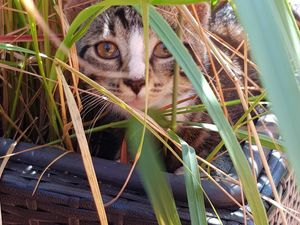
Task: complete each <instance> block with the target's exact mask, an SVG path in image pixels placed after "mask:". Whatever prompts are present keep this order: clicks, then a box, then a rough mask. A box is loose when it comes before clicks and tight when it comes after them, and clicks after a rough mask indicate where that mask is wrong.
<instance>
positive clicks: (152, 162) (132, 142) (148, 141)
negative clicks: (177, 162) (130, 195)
mask: <svg viewBox="0 0 300 225" xmlns="http://www.w3.org/2000/svg"><path fill="white" fill-rule="evenodd" d="M143 129H144V127H143V126H142V125H141V124H140V123H138V122H136V121H132V122H130V123H129V129H128V143H129V146H130V148H129V150H130V151H131V153H132V155H134V156H135V154H136V149H138V148H139V145H140V139H141V134H142V132H143ZM158 152H159V151H158V149H155V148H154V144H153V140H152V138H151V136H150V134H149V131H147V132H146V134H145V139H144V143H143V149H142V153H141V156H140V158H139V161H138V163H137V168H138V170H139V172H140V175H141V176H140V178H141V180H142V182H143V185H144V187H145V190H146V192H147V195H148V197H149V199H150V201H151V204H152V207H153V210H154V212H155V215H156V218H157V221H158V223H159V224H160V225H166V224H172V225H178V224H181V222H180V219H179V216H178V213H177V211H176V205H175V201H174V198H173V196H172V193H171V190H170V187H169V185H168V183H167V180H166V176H165V175H164V172H163V169H162V166H161V162H160V159H159V158H158V157H157V154H158Z"/></svg>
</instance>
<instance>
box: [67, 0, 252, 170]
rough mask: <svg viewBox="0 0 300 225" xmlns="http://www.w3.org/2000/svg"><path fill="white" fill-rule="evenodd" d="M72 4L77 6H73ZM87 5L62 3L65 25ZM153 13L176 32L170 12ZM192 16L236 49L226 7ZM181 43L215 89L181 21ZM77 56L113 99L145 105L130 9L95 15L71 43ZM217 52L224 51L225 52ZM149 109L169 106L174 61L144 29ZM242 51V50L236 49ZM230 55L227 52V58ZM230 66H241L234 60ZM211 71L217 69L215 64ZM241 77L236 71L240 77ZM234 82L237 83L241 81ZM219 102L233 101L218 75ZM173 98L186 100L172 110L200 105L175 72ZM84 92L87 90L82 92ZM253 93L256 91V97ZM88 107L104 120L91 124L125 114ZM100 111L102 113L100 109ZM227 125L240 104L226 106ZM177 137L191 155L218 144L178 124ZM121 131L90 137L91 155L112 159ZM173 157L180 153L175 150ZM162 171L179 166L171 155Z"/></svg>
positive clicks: (237, 36) (139, 43) (135, 17)
mask: <svg viewBox="0 0 300 225" xmlns="http://www.w3.org/2000/svg"><path fill="white" fill-rule="evenodd" d="M76 5H77V6H76ZM87 5H89V4H80V1H79V0H69V1H68V2H67V4H66V7H65V8H66V10H65V12H66V15H67V18H68V19H69V21H70V22H71V21H72V20H73V18H74V17H75V16H76V15H77V14H78V12H79V11H80V10H82V9H83V8H84V7H86V6H87ZM74 6H75V7H74ZM158 11H159V12H160V14H161V15H162V16H163V17H164V18H165V19H166V20H167V22H168V23H169V25H170V26H171V27H172V28H173V29H175V28H176V27H177V22H176V21H177V13H178V11H177V9H176V7H159V8H158ZM197 13H198V17H199V19H200V21H201V24H202V26H203V27H204V28H205V29H208V30H210V31H211V32H212V33H214V34H215V35H217V36H219V37H222V38H223V39H225V40H226V41H227V42H229V43H230V44H231V45H232V46H233V47H235V48H236V47H237V46H238V45H239V44H240V43H241V42H242V41H243V40H244V39H245V38H244V32H243V30H242V28H241V26H240V25H239V24H238V22H237V19H236V17H235V16H234V13H233V11H232V8H231V7H230V6H229V5H228V4H226V5H224V6H223V7H222V8H221V9H220V10H218V11H216V12H214V13H211V9H210V5H209V4H208V3H199V4H197ZM183 27H184V35H183V43H184V45H185V46H186V47H187V49H188V50H189V51H190V53H191V54H192V56H193V57H194V59H196V61H197V63H198V65H199V67H200V68H201V70H202V71H203V73H204V74H205V75H206V78H207V79H208V81H209V82H212V83H213V84H215V82H216V79H215V77H214V76H213V75H212V74H213V72H212V68H211V64H210V62H209V55H208V52H207V50H206V47H205V44H204V42H203V41H200V40H199V38H198V36H197V35H195V31H194V30H193V28H192V26H191V25H190V24H189V23H187V22H186V21H184V22H183ZM76 47H77V52H78V55H79V56H80V57H81V59H82V60H84V61H85V62H87V63H88V64H89V65H90V66H87V65H85V66H81V68H80V70H81V72H83V73H84V74H85V75H87V76H89V77H90V78H91V79H93V80H94V81H96V82H98V83H99V84H100V85H102V86H103V87H105V88H106V89H107V90H109V91H111V92H112V93H113V94H114V95H116V96H117V97H119V98H120V99H122V100H123V101H125V102H126V103H127V104H128V105H130V106H132V107H133V108H136V109H139V110H143V109H144V106H145V62H144V44H143V25H142V19H141V16H140V15H139V14H138V13H137V11H136V10H135V9H134V8H132V7H130V6H115V7H111V8H109V9H108V10H106V11H105V12H104V13H102V14H101V15H99V16H98V17H97V18H96V19H95V20H94V21H93V22H92V24H91V26H90V27H89V29H88V31H87V32H86V34H85V35H84V36H83V37H82V38H81V39H80V40H79V41H78V42H77V44H76ZM220 47H221V48H223V49H225V47H222V46H221V45H220ZM149 51H150V55H149V59H150V62H149V64H150V71H149V74H150V76H149V107H150V108H155V109H159V108H162V107H164V106H166V105H170V104H171V102H172V90H173V89H172V88H173V74H174V67H175V61H174V58H173V57H172V55H171V53H170V52H169V51H168V49H167V48H166V47H165V46H164V44H163V43H162V42H161V41H160V40H159V38H158V37H157V35H156V34H155V33H154V32H153V31H152V30H150V33H149ZM241 51H242V50H241ZM229 54H231V53H228V55H229ZM233 61H234V63H236V64H240V65H239V67H240V71H243V63H242V61H241V60H238V59H237V57H236V58H235V59H234V60H233ZM215 65H216V67H217V68H216V69H217V70H219V69H220V68H221V66H220V65H219V64H218V63H217V62H215ZM249 68H250V69H249V71H250V72H249V74H250V77H251V78H252V79H253V80H254V82H255V83H258V80H257V73H256V71H255V70H254V69H253V67H251V66H249ZM241 74H242V72H241ZM241 74H239V75H238V76H239V78H240V80H241V81H243V76H242V75H241ZM219 79H220V83H221V86H222V91H223V95H224V100H225V101H228V100H233V99H238V94H237V92H236V91H235V89H234V87H235V86H234V83H233V82H232V80H231V79H230V78H229V76H228V75H227V74H226V73H224V72H222V73H220V74H219ZM178 83H179V85H178V93H177V96H178V97H177V99H178V100H182V99H189V100H187V101H185V102H184V103H181V104H179V105H178V106H186V105H194V104H199V103H201V100H200V99H199V98H197V97H194V96H196V93H195V90H194V89H193V87H192V85H191V83H190V82H189V80H188V78H187V77H186V76H185V75H184V74H183V73H182V72H181V74H180V76H179V82H178ZM86 88H89V87H86ZM257 93H258V92H257ZM92 102H93V106H89V107H90V108H92V109H90V110H89V113H88V115H89V116H91V117H96V116H97V115H98V114H97V113H98V111H99V110H100V109H102V108H103V111H108V112H109V113H107V115H106V116H103V117H102V118H101V120H99V121H98V122H97V125H99V124H104V123H107V122H111V121H118V120H121V119H126V118H127V117H128V113H127V112H126V111H124V110H123V109H121V108H120V107H119V106H117V105H115V104H113V103H108V102H107V101H105V103H103V101H100V100H99V101H98V104H99V105H98V106H95V105H94V102H95V101H92ZM104 108H105V109H104ZM227 111H228V115H229V118H230V121H231V122H233V123H234V122H236V121H237V119H238V118H239V117H240V116H241V115H242V114H243V108H242V107H241V105H236V106H232V107H227ZM178 119H180V120H184V121H194V122H204V123H212V121H211V119H210V117H209V116H208V114H207V113H206V112H197V113H189V114H185V115H184V116H180V117H179V118H178ZM178 134H179V136H181V137H182V138H183V139H184V140H186V141H187V142H188V143H189V144H190V145H191V146H193V147H194V148H195V150H196V152H197V154H198V155H199V156H201V157H206V156H207V155H208V154H209V153H210V152H211V150H212V149H213V148H214V147H215V146H216V145H217V144H218V143H219V141H220V140H221V139H220V137H219V135H218V134H217V133H216V132H211V131H209V130H207V129H193V128H190V127H187V126H184V125H181V126H178ZM123 136H124V130H123V129H109V130H106V131H104V132H103V133H102V134H94V135H92V136H91V139H90V145H91V149H92V150H91V151H92V154H93V155H96V156H99V157H103V158H106V159H115V158H116V156H117V155H118V152H119V149H120V146H121V143H122V139H123ZM178 153H180V152H179V151H178ZM165 162H166V167H167V170H168V171H171V172H172V171H174V170H175V169H177V168H178V167H180V163H179V162H178V161H177V160H176V159H175V158H174V156H173V155H172V154H171V153H167V156H166V158H165Z"/></svg>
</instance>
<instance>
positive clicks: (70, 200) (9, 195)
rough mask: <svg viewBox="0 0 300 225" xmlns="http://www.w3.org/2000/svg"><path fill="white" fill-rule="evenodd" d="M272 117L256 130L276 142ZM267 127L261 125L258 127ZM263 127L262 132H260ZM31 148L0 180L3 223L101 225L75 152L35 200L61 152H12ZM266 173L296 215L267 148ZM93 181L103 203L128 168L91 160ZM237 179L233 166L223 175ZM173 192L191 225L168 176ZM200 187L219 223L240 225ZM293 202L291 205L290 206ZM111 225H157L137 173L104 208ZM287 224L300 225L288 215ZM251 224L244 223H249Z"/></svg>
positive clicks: (227, 204)
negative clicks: (269, 172)
mask: <svg viewBox="0 0 300 225" xmlns="http://www.w3.org/2000/svg"><path fill="white" fill-rule="evenodd" d="M272 118H273V117H272V115H267V116H265V117H262V118H261V119H260V120H259V121H258V123H257V125H256V126H257V128H258V130H260V131H261V132H264V133H268V134H269V135H272V136H274V137H275V138H277V132H276V124H275V123H273V122H272V121H273V120H272ZM263 122H264V123H266V126H262V123H263ZM262 127H264V128H263V129H262ZM12 143H13V141H12V140H9V139H4V138H0V155H5V154H6V152H7V150H8V148H9V146H10V145H11V144H12ZM33 147H34V148H35V149H34V150H33V149H32V150H30V151H27V152H25V153H22V154H17V155H15V156H13V157H11V158H10V159H9V163H8V165H7V166H6V169H5V171H4V173H3V175H2V179H1V185H0V201H1V208H2V219H3V224H14V225H15V224H42V225H46V224H49V225H50V224H60V225H61V224H69V225H71V224H72V225H73V224H76V225H78V224H80V225H83V224H89V225H93V224H99V222H98V219H97V213H96V211H95V206H94V202H93V198H92V195H91V193H90V189H89V186H88V182H87V180H86V175H85V171H84V167H83V163H82V160H81V156H80V155H79V154H77V153H69V154H66V155H65V156H64V157H62V158H61V159H60V160H58V161H57V162H55V163H54V164H53V165H51V168H50V169H49V170H47V172H46V173H45V174H44V176H43V178H42V180H41V182H40V184H39V187H38V189H37V191H36V193H35V194H34V195H32V192H33V190H34V187H35V185H36V182H37V179H38V178H39V175H40V174H41V172H42V171H43V170H44V168H46V166H47V165H49V164H50V162H52V161H53V160H54V159H55V158H57V157H58V156H59V155H61V154H62V153H63V151H62V150H60V149H58V148H54V147H39V146H35V145H32V144H28V143H19V144H18V145H17V146H16V148H15V150H14V153H17V152H21V151H24V150H26V149H30V148H33ZM252 148H253V149H254V159H255V164H256V167H255V168H256V174H257V177H258V188H259V190H260V192H261V194H262V195H264V196H266V197H272V192H271V188H270V186H269V185H268V179H267V177H266V175H265V173H264V171H263V169H262V163H261V161H260V158H259V156H258V153H257V152H256V151H255V149H256V146H252ZM243 149H244V152H245V154H246V156H247V158H249V162H250V163H251V157H250V151H249V149H248V145H245V146H244V148H243ZM265 154H266V156H267V159H268V162H269V166H270V169H271V171H272V174H273V178H274V181H275V184H276V185H277V187H278V190H279V193H280V194H281V195H282V202H283V204H286V206H289V207H291V208H293V209H294V210H298V211H299V210H300V197H299V194H297V192H296V188H295V183H294V181H293V177H292V176H291V174H290V173H289V172H288V171H287V169H286V165H285V162H284V159H283V158H282V157H281V155H280V154H279V152H277V151H275V150H269V149H265ZM93 163H94V167H95V171H96V174H97V178H98V180H99V183H100V187H101V193H102V195H103V201H104V202H108V201H109V200H111V199H112V198H113V197H114V196H116V194H117V193H118V191H119V190H120V187H121V186H122V185H123V183H124V181H125V179H126V177H127V175H128V172H129V169H130V167H129V166H128V165H124V164H120V163H116V162H113V161H108V160H104V159H100V158H93ZM226 172H227V173H229V174H231V176H233V177H236V173H235V170H234V168H233V167H232V166H231V167H229V168H228V170H227V171H226ZM166 175H167V177H168V180H169V183H170V186H171V187H172V191H173V194H174V197H175V199H176V203H177V206H178V213H179V215H180V218H181V221H182V224H190V220H189V213H188V208H187V202H186V193H185V186H184V180H183V177H182V176H176V175H174V174H166ZM202 184H203V188H204V189H205V191H206V193H207V194H208V196H209V198H210V200H211V201H212V202H213V203H214V205H215V207H216V208H218V213H219V216H220V217H221V219H222V221H223V224H224V225H226V224H228V225H229V224H232V225H233V224H236V225H238V224H243V223H244V219H243V213H242V212H241V210H240V209H237V208H236V204H235V203H234V202H233V201H232V200H231V199H230V198H228V197H227V196H226V195H225V194H224V193H223V192H221V191H220V190H219V188H218V187H217V186H216V185H215V184H213V183H212V182H211V181H209V180H206V179H204V180H203V181H202ZM219 184H220V185H221V186H222V187H223V188H224V189H225V190H227V192H228V193H230V194H231V195H232V196H233V198H234V199H236V200H237V201H239V202H241V193H240V188H239V186H237V185H234V184H231V183H229V182H226V181H219ZM291 200H292V201H291ZM265 206H266V208H267V210H268V215H269V219H270V224H274V225H275V224H280V223H279V221H280V216H279V213H278V210H277V208H275V207H270V204H268V203H267V202H265ZM106 211H107V215H108V219H109V221H110V223H111V224H128V225H135V224H149V225H150V224H157V222H156V219H155V215H154V213H153V211H152V208H151V204H150V203H149V201H148V200H147V197H146V195H145V193H144V190H143V186H142V184H141V182H140V179H139V176H138V173H136V172H135V173H134V174H133V176H132V178H131V179H130V182H129V184H128V186H127V188H126V191H125V192H124V193H123V194H122V196H121V198H120V199H119V200H118V201H116V202H115V203H114V204H112V205H111V206H109V207H107V208H106ZM207 216H208V222H209V224H218V223H219V222H218V220H217V219H216V218H215V216H214V214H213V213H212V210H211V209H209V208H207ZM288 219H289V220H290V223H289V224H290V225H296V224H300V222H297V221H296V220H295V219H293V218H292V217H289V216H288ZM251 223H252V221H251V220H248V224H251Z"/></svg>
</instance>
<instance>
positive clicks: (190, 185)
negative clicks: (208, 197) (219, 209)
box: [179, 139, 207, 225]
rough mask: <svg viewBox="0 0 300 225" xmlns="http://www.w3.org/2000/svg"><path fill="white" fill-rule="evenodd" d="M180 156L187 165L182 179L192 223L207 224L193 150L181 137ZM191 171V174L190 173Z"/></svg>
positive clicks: (195, 224)
mask: <svg viewBox="0 0 300 225" xmlns="http://www.w3.org/2000/svg"><path fill="white" fill-rule="evenodd" d="M179 142H180V144H181V147H182V158H183V161H184V162H185V164H186V165H187V166H188V167H184V180H185V187H186V193H187V197H188V205H189V211H190V217H191V224H192V225H207V222H206V214H205V212H206V209H205V204H204V196H203V191H202V187H201V179H200V173H199V169H198V162H197V158H196V153H195V150H194V149H193V148H192V147H191V146H189V145H188V144H187V143H186V142H185V141H183V140H182V139H180V140H179ZM190 171H191V172H192V175H191V174H190Z"/></svg>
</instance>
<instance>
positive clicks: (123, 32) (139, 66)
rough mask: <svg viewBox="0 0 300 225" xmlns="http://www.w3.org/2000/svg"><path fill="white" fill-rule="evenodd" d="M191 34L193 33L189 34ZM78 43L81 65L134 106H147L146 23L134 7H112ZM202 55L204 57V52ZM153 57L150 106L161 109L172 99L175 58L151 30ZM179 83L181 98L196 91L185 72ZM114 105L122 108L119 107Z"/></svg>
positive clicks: (139, 107)
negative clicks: (84, 62)
mask: <svg viewBox="0 0 300 225" xmlns="http://www.w3.org/2000/svg"><path fill="white" fill-rule="evenodd" d="M167 13H168V12H166V15H164V17H165V18H166V19H167V20H168V21H169V23H170V24H171V26H173V27H174V26H175V22H174V21H173V22H172V18H171V16H169V15H168V14H167ZM163 14H164V13H163ZM188 37H190V35H186V36H185V38H188ZM186 44H187V42H186ZM76 46H77V51H78V54H79V56H80V57H81V58H82V59H83V60H84V61H86V62H87V64H85V66H82V67H81V71H82V72H83V73H84V74H86V75H87V76H89V77H90V78H92V79H93V80H94V81H96V82H98V83H99V84H100V85H101V86H103V87H105V88H106V89H107V90H109V91H111V92H112V93H113V94H114V95H116V96H117V97H119V98H120V99H122V100H123V101H124V102H126V103H127V104H129V105H130V106H132V107H134V108H137V109H144V106H145V95H146V87H145V62H144V59H145V48H144V42H143V26H142V20H141V17H140V15H139V14H138V13H137V12H136V11H135V10H134V9H133V8H131V7H126V6H125V7H124V6H122V7H112V8H110V9H108V10H107V11H106V12H104V13H103V14H101V15H100V16H98V17H97V18H96V19H95V20H94V21H93V22H92V24H91V26H90V28H89V30H88V31H87V33H86V34H85V35H84V36H83V37H82V38H81V39H80V40H79V41H78V43H77V45H76ZM201 47H203V46H201ZM195 51H197V49H196V50H195ZM198 51H199V50H198ZM200 51H201V50H200ZM201 54H204V53H203V52H201ZM199 57H200V59H201V60H203V59H204V56H202V55H200V56H199ZM149 60H150V61H149V84H148V96H149V107H151V108H161V107H163V106H166V105H169V104H171V102H172V100H171V99H172V88H173V74H174V66H175V61H174V58H173V57H172V55H171V54H170V52H169V51H168V50H167V49H166V47H165V46H164V44H163V43H162V42H161V41H160V40H159V38H158V37H157V35H156V34H155V33H154V32H153V31H151V30H150V34H149ZM178 83H179V85H178V99H183V98H187V97H190V96H192V95H193V94H194V91H193V88H192V86H191V84H190V82H189V81H188V79H187V77H186V76H185V75H184V74H181V75H180V76H179V82H178ZM111 107H113V109H115V110H118V111H119V110H120V109H119V108H118V107H117V106H113V105H112V106H111Z"/></svg>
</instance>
